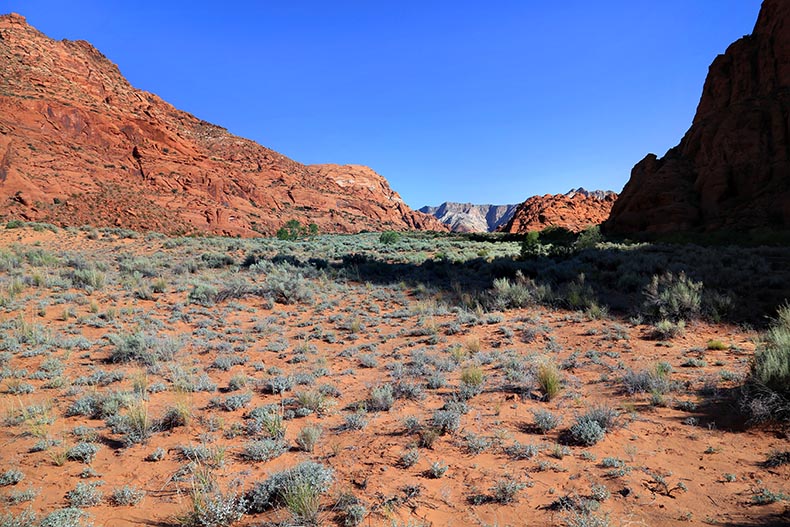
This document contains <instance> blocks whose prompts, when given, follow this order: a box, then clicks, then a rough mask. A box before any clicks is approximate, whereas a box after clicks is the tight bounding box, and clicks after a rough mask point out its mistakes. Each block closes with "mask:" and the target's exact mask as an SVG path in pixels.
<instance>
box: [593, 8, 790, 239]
mask: <svg viewBox="0 0 790 527" xmlns="http://www.w3.org/2000/svg"><path fill="white" fill-rule="evenodd" d="M753 228H775V229H788V228H790V2H788V1H786V0H765V1H764V2H763V6H762V9H761V11H760V15H759V17H758V20H757V23H756V25H755V28H754V32H753V33H752V35H750V36H746V37H743V38H742V39H740V40H738V41H737V42H735V43H734V44H732V45H731V46H730V47H729V48H728V49H727V51H726V53H725V54H724V55H720V56H718V57H717V58H716V60H714V62H713V64H712V65H711V66H710V71H709V72H708V77H707V79H706V81H705V87H704V89H703V92H702V98H701V99H700V102H699V106H698V107H697V114H696V116H695V117H694V121H693V124H692V126H691V128H690V129H689V131H688V132H687V133H686V135H685V137H683V139H682V141H681V142H680V144H679V145H678V146H676V147H675V148H673V149H671V150H670V151H669V152H667V154H666V155H665V156H664V157H663V158H661V159H659V158H658V157H657V156H655V155H653V154H650V155H648V156H647V157H645V158H644V159H643V160H642V161H640V162H639V163H638V164H637V165H636V166H635V167H634V169H633V171H632V172H631V179H630V180H629V181H628V183H627V184H626V186H625V188H624V189H623V192H622V194H621V195H620V198H619V199H618V200H617V202H616V203H615V205H614V207H613V208H612V213H611V216H610V217H609V219H608V220H607V221H606V222H605V224H604V229H605V230H607V231H609V232H617V233H636V232H653V233H666V232H674V231H715V230H748V229H753Z"/></svg>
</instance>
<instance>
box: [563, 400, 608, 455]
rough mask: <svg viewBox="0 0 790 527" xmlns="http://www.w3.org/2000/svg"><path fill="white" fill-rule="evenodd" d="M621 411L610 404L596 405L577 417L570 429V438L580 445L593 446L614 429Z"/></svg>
mask: <svg viewBox="0 0 790 527" xmlns="http://www.w3.org/2000/svg"><path fill="white" fill-rule="evenodd" d="M618 416H619V413H618V412H617V410H615V409H613V408H611V407H608V406H596V407H593V408H591V409H590V410H588V411H587V412H586V413H584V414H583V415H581V416H579V417H577V418H576V422H575V423H574V425H573V426H572V427H571V428H570V430H569V435H570V438H571V439H572V440H573V441H574V442H575V443H576V444H579V445H583V446H592V445H594V444H596V443H598V442H599V441H601V440H602V439H603V438H604V436H605V435H606V432H608V431H610V430H612V429H613V428H614V426H615V424H616V421H617V417H618Z"/></svg>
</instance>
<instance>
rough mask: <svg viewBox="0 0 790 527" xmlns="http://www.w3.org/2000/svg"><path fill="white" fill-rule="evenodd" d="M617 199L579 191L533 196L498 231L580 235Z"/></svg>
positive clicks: (604, 215)
mask: <svg viewBox="0 0 790 527" xmlns="http://www.w3.org/2000/svg"><path fill="white" fill-rule="evenodd" d="M616 199H617V194H615V193H614V192H611V191H608V190H607V191H603V190H595V191H592V192H590V191H587V190H585V189H583V188H578V189H574V190H571V191H569V192H567V193H566V194H546V195H545V196H532V197H531V198H529V199H528V200H526V201H525V202H524V203H522V204H521V205H519V206H518V209H516V212H515V213H514V214H513V218H511V220H510V221H509V222H508V223H507V224H506V225H505V226H504V227H503V228H502V229H501V230H502V231H503V232H510V233H519V234H523V233H526V232H530V231H540V230H543V229H545V228H546V227H563V228H565V229H568V230H570V231H573V232H580V231H583V230H584V229H586V228H587V227H590V226H591V225H598V224H599V223H601V222H602V221H604V220H605V219H606V218H607V217H608V216H609V212H610V211H611V209H612V204H614V202H615V200H616Z"/></svg>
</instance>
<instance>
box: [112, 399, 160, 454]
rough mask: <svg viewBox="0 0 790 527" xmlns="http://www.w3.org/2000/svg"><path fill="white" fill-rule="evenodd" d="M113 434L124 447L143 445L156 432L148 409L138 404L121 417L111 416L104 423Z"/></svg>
mask: <svg viewBox="0 0 790 527" xmlns="http://www.w3.org/2000/svg"><path fill="white" fill-rule="evenodd" d="M105 422H106V423H107V426H109V427H110V430H111V431H112V433H113V434H119V435H120V436H121V440H122V441H123V443H124V445H126V446H131V445H136V444H140V443H145V442H146V441H148V439H149V438H150V437H151V435H152V434H153V433H154V431H155V430H156V427H155V424H154V422H153V421H152V420H151V418H150V417H149V415H148V407H147V406H146V405H145V404H143V403H139V404H136V405H133V406H131V407H130V408H129V411H128V412H127V413H126V414H123V415H118V414H116V415H112V416H110V417H108V418H107V419H106V421H105Z"/></svg>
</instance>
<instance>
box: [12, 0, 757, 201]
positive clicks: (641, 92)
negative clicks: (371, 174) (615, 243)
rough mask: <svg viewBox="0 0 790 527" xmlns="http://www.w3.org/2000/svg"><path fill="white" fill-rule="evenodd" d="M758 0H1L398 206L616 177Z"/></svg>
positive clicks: (689, 106) (514, 195)
mask: <svg viewBox="0 0 790 527" xmlns="http://www.w3.org/2000/svg"><path fill="white" fill-rule="evenodd" d="M759 7H760V1H759V0H661V1H656V0H597V1H590V0H562V1H559V0H557V1H554V0H485V1H484V0H477V1H467V0H447V1H432V0H354V1H351V0H278V1H269V0H260V1H252V0H247V1H232V0H227V1H224V2H220V1H216V0H215V1H212V2H207V1H202V0H192V1H189V2H186V1H180V0H178V1H162V0H155V1H154V0H135V1H115V0H69V1H62V0H50V1H44V0H0V10H2V11H4V12H8V11H14V12H18V13H20V14H22V15H24V16H26V17H27V19H28V22H29V23H30V24H32V25H33V26H35V27H37V28H38V29H39V30H41V31H43V32H44V33H46V34H47V35H49V36H51V37H53V38H57V39H61V38H68V39H84V40H88V41H90V42H91V43H92V44H94V45H95V46H96V47H97V48H98V49H99V50H100V51H102V52H103V53H104V54H105V55H106V56H107V57H109V58H110V59H111V60H112V61H113V62H115V63H117V64H118V65H119V67H120V69H121V72H122V73H123V74H124V75H125V76H126V77H127V78H128V79H129V81H130V82H131V83H132V84H133V85H134V86H136V87H138V88H141V89H145V90H148V91H151V92H154V93H156V94H157V95H159V96H161V97H162V98H163V99H165V100H166V101H168V102H170V103H172V104H173V105H175V106H176V107H178V108H180V109H183V110H186V111H189V112H191V113H193V114H195V115H196V116H198V117H200V118H202V119H205V120H207V121H211V122H213V123H216V124H219V125H221V126H224V127H226V128H228V129H229V130H230V131H231V132H233V133H235V134H237V135H241V136H244V137H248V138H251V139H254V140H256V141H258V142H259V143H261V144H263V145H265V146H268V147H269V148H273V149H275V150H277V151H279V152H282V153H283V154H286V155H288V156H289V157H292V158H293V159H295V160H297V161H300V162H302V163H308V164H309V163H357V164H364V165H369V166H370V167H372V168H373V169H375V170H376V171H377V172H379V173H381V174H382V175H383V176H385V177H386V178H387V179H388V180H389V182H390V184H391V185H392V187H393V188H394V189H395V190H396V191H398V192H400V194H401V195H402V196H403V198H404V199H405V200H406V202H407V203H408V204H409V205H411V206H412V207H415V208H417V207H420V206H422V205H426V204H431V205H437V204H439V203H441V202H443V201H470V202H475V203H495V204H502V203H516V202H520V201H523V200H524V199H526V198H527V197H529V196H531V195H534V194H544V193H557V192H565V191H567V190H569V189H570V188H571V187H579V186H583V187H585V188H588V189H596V188H600V189H611V190H615V191H620V190H621V189H622V187H623V185H624V184H625V182H626V181H627V180H628V176H629V174H630V170H631V168H632V167H633V165H634V164H635V163H636V162H638V161H639V160H640V159H641V158H642V157H644V156H645V154H647V153H648V152H654V153H656V154H659V155H663V154H664V153H665V152H666V150H667V149H669V148H671V147H672V146H674V145H676V144H677V143H678V142H679V141H680V138H681V137H682V136H683V134H684V133H685V131H686V130H687V129H688V127H689V125H690V123H691V120H692V117H693V115H694V111H695V109H696V106H697V103H698V102H699V96H700V93H701V91H702V85H703V82H704V80H705V75H706V73H707V71H708V66H709V65H710V63H711V61H712V60H713V59H714V58H715V56H716V55H717V54H719V53H723V52H724V50H725V49H726V48H727V46H728V45H729V44H730V43H731V42H733V41H734V40H736V39H738V38H740V37H741V36H743V35H745V34H748V33H750V32H751V30H752V28H753V26H754V22H755V21H756V19H757V14H758V12H759Z"/></svg>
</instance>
